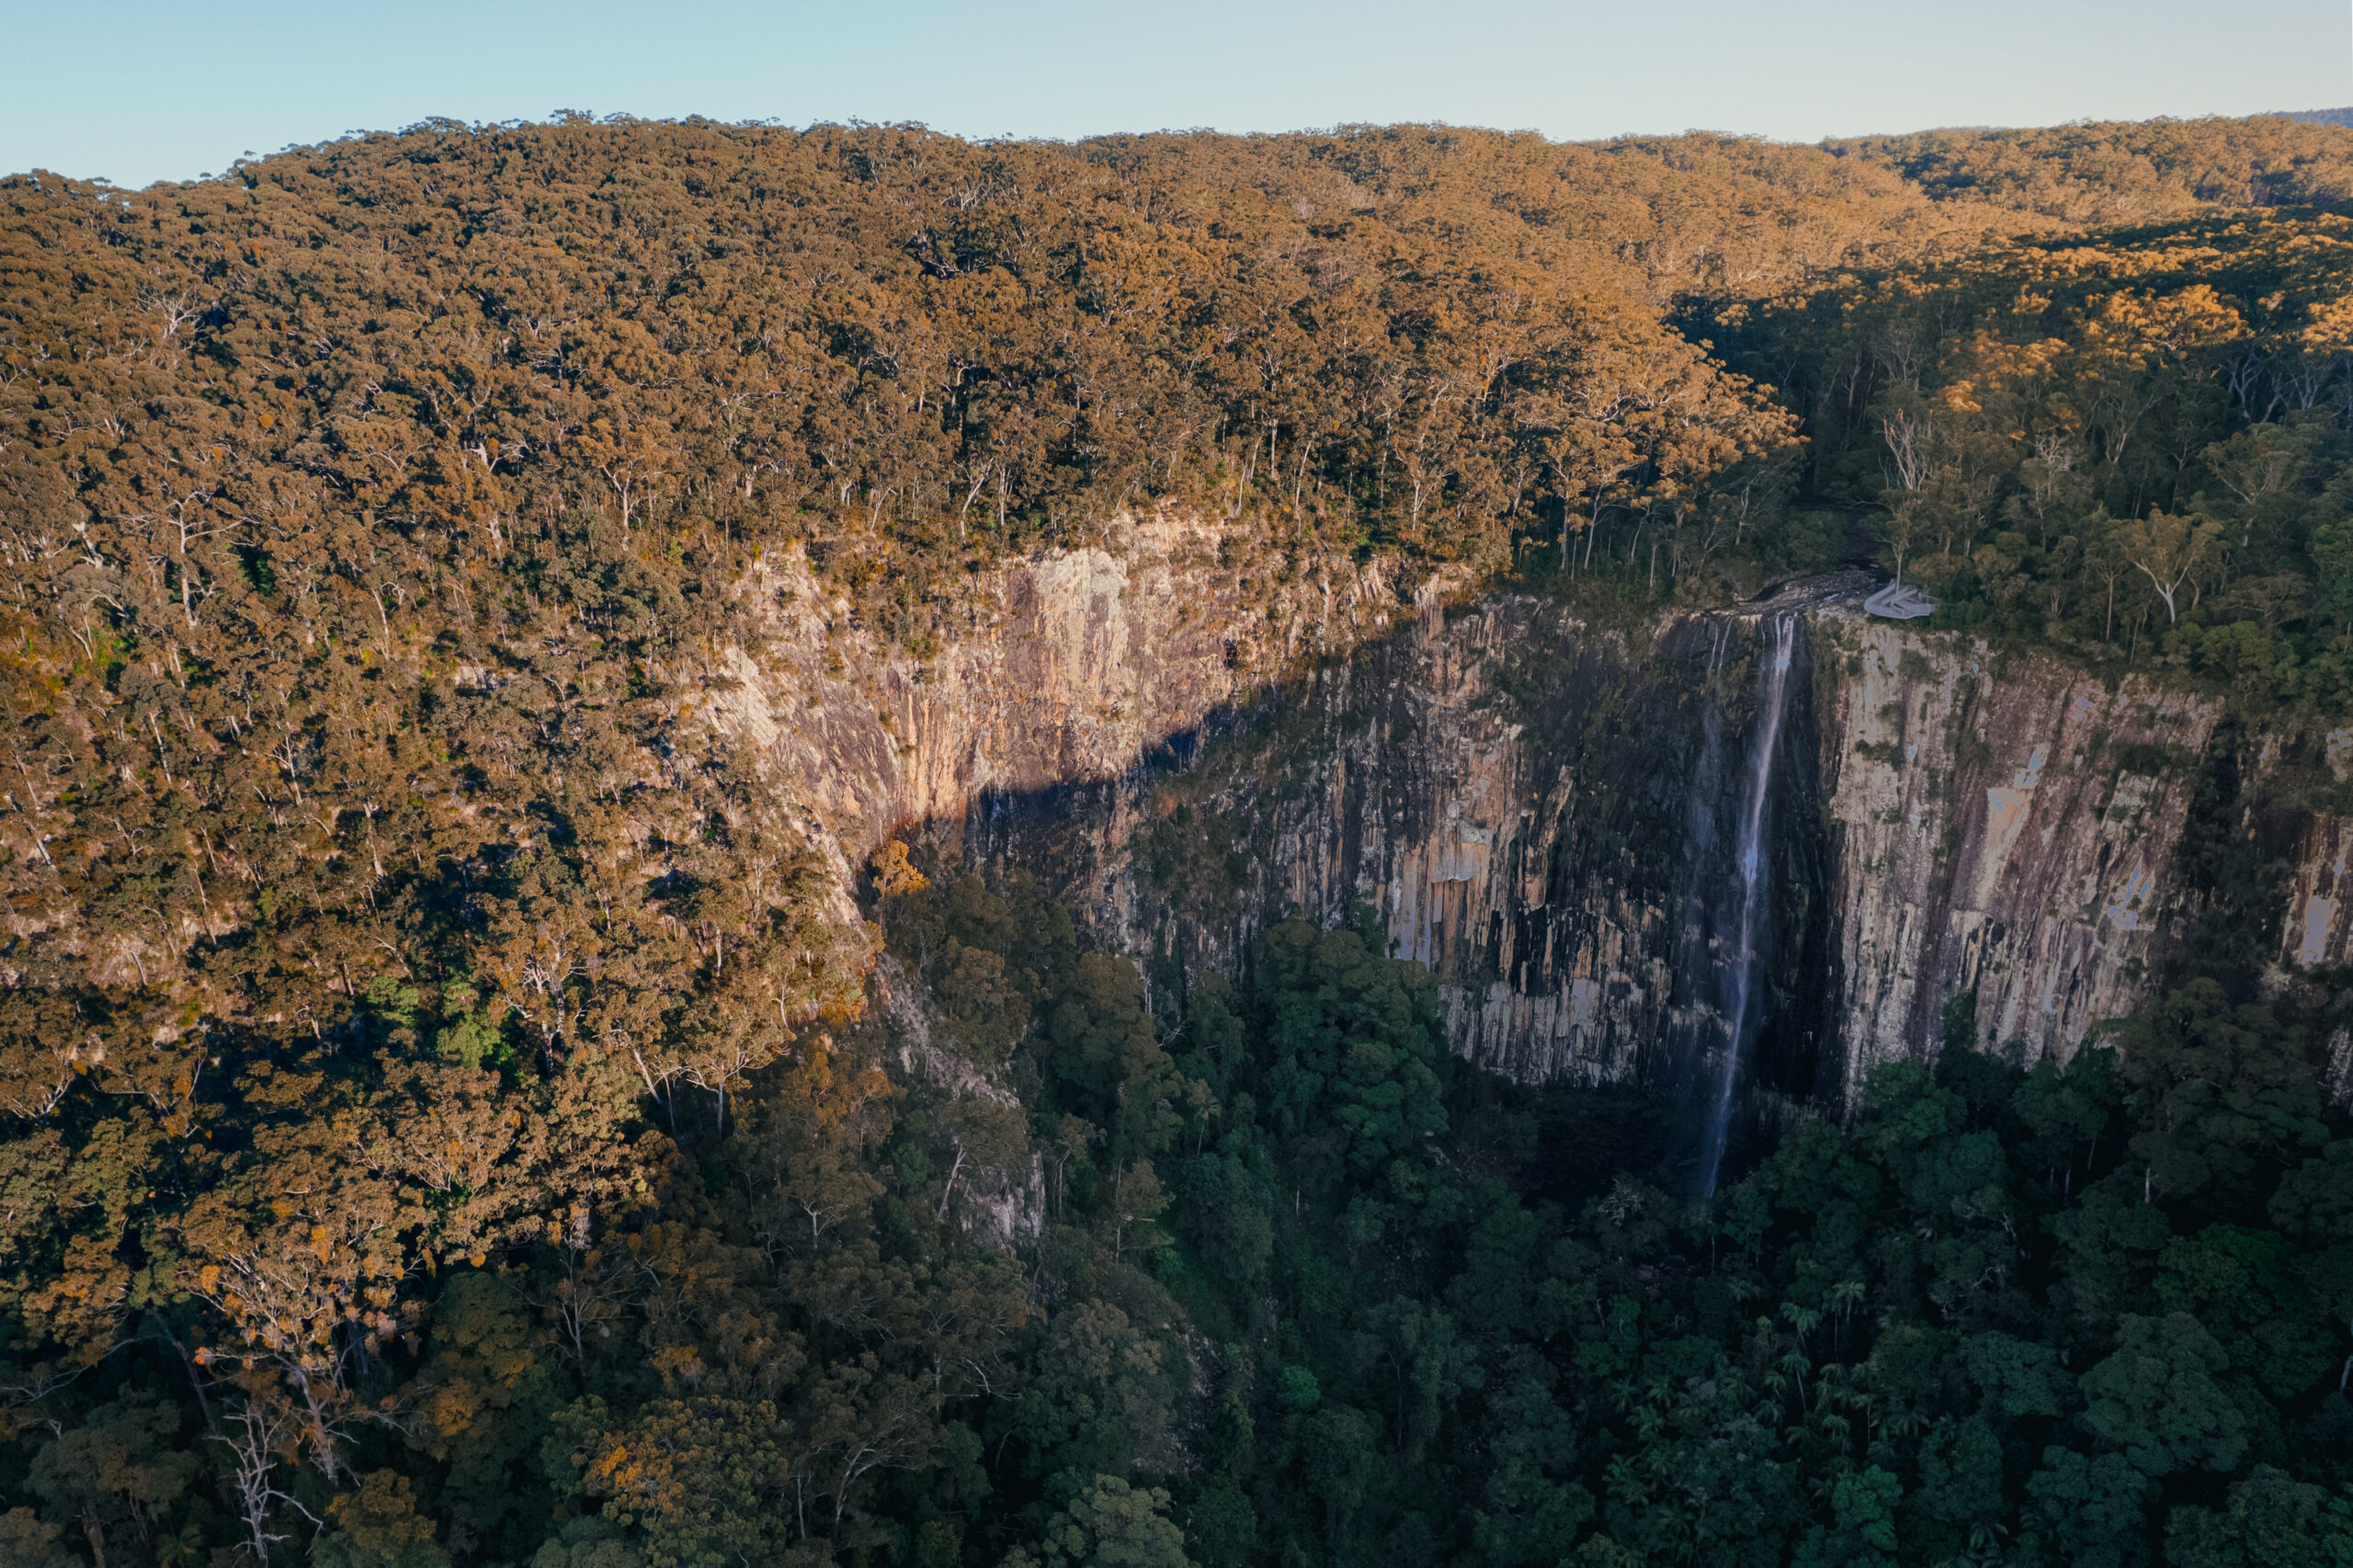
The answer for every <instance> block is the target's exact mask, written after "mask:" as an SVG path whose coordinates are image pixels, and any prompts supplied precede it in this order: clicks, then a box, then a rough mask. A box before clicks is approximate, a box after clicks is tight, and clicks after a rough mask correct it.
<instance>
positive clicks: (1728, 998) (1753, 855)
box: [1699, 615, 1797, 1197]
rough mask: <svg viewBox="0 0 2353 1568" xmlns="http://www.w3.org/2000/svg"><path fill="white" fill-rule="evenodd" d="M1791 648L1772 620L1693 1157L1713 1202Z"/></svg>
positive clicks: (1761, 889)
mask: <svg viewBox="0 0 2353 1568" xmlns="http://www.w3.org/2000/svg"><path fill="white" fill-rule="evenodd" d="M1796 646H1797V618H1796V617H1794V616H1787V615H1784V616H1776V617H1775V618H1774V619H1773V643H1772V649H1771V652H1770V653H1769V654H1768V657H1767V658H1766V661H1765V665H1764V669H1763V670H1762V672H1761V673H1760V675H1759V681H1758V684H1759V687H1760V689H1759V691H1758V693H1757V704H1756V739H1755V741H1754V742H1753V743H1752V745H1751V748H1750V751H1749V756H1748V781H1747V782H1748V789H1747V793H1746V796H1745V799H1744V800H1743V801H1742V807H1741V817H1740V837H1739V841H1738V843H1737V845H1736V846H1735V851H1734V852H1735V854H1736V855H1737V856H1738V862H1737V863H1738V865H1739V868H1740V922H1739V926H1738V931H1739V940H1738V942H1737V943H1736V944H1735V946H1734V947H1733V951H1732V954H1731V956H1730V958H1729V959H1728V960H1726V962H1725V963H1724V965H1723V967H1722V970H1720V971H1719V975H1720V978H1721V982H1722V995H1723V1027H1724V1045H1723V1062H1722V1067H1721V1068H1720V1069H1719V1071H1718V1074H1717V1079H1716V1097H1715V1105H1714V1107H1713V1108H1712V1110H1711V1113H1710V1116H1709V1119H1708V1141H1707V1143H1706V1146H1705V1148H1704V1149H1703V1150H1702V1152H1701V1154H1700V1158H1699V1190H1700V1192H1701V1193H1702V1195H1704V1196H1709V1197H1712V1196H1714V1194H1715V1190H1716V1175H1717V1172H1718V1170H1719V1169H1720V1168H1721V1167H1722V1165H1723V1158H1724V1141H1725V1137H1726V1134H1727V1132H1728V1131H1729V1130H1730V1127H1731V1122H1732V1105H1733V1086H1734V1085H1735V1084H1736V1083H1737V1081H1738V1079H1739V1076H1740V1059H1741V1050H1742V1047H1743V1046H1744V1045H1745V1043H1746V1042H1747V1040H1748V1036H1749V1032H1750V1027H1749V1013H1750V1011H1751V1010H1752V1008H1751V1000H1752V997H1753V995H1754V993H1755V989H1756V926H1757V922H1758V921H1759V920H1760V919H1762V918H1763V917H1764V915H1765V910H1764V907H1763V906H1764V905H1765V903H1766V902H1767V900H1766V896H1765V895H1766V886H1765V882H1766V877H1765V871H1766V865H1765V835H1766V828H1767V824H1768V806H1769V804H1770V803H1771V800H1772V793H1773V760H1774V757H1775V756H1776V754H1777V753H1779V750H1780V740H1781V712H1782V710H1783V708H1784V707H1785V706H1787V703H1788V699H1789V688H1790V655H1791V654H1792V653H1793V652H1794V651H1795V649H1796Z"/></svg>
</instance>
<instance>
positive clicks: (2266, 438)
mask: <svg viewBox="0 0 2353 1568" xmlns="http://www.w3.org/2000/svg"><path fill="white" fill-rule="evenodd" d="M2348 286H2353V222H2348V221H2347V219H2346V218H2345V217H2343V216H2341V215H2338V214H2335V213H2310V212H2306V213H2299V214H2295V215H2279V216H2245V215H2242V216H2237V217H2233V218H2228V219H2202V220H2198V221H2195V222H2187V223H2173V224H2165V225H2160V226H2156V227H2153V228H2147V229H2141V230H2133V231H2123V232H2111V233H2103V234H2100V235H2097V236H2093V237H2089V238H2080V237H2065V238H2053V239H2036V240H2030V241H2023V242H2019V243H2017V244H2009V245H2003V246H1995V247H1989V248H1986V249H1984V250H1980V251H1978V252H1975V253H1973V254H1972V255H1971V256H1968V257H1966V258H1963V259H1960V260H1956V261H1955V262H1953V263H1951V264H1949V265H1939V266H1930V267H1915V268H1907V269H1904V270H1901V271H1897V272H1892V273H1887V274H1881V275H1878V276H1873V277H1869V278H1852V279H1847V280H1846V281H1843V282H1840V283H1838V284H1835V285H1832V286H1829V287H1825V288H1823V289H1819V290H1812V291H1808V292H1806V293H1804V294H1802V295H1798V296H1791V297H1787V298H1783V299H1780V300H1776V301H1769V302H1766V303H1763V304H1759V305H1755V306H1750V305H1745V304H1742V305H1734V306H1732V307H1730V308H1728V309H1723V310H1721V311H1717V312H1712V313H1713V315H1714V318H1715V319H1714V321H1713V323H1712V329H1713V330H1715V331H1717V332H1718V333H1719V334H1720V335H1722V337H1723V338H1724V340H1725V342H1726V344H1727V347H1728V350H1729V351H1730V353H1731V356H1732V358H1733V360H1734V362H1735V363H1742V364H1745V365H1748V366H1749V367H1750V368H1751V369H1762V368H1763V367H1766V366H1768V365H1769V366H1770V367H1771V375H1772V377H1773V379H1774V381H1776V382H1777V383H1778V384H1779V386H1780V387H1781V388H1782V389H1783V392H1782V395H1783V396H1784V397H1785V398H1786V399H1787V400H1788V401H1789V403H1790V406H1792V407H1793V408H1795V409H1797V410H1799V411H1800V412H1802V414H1803V415H1804V416H1805V428H1806V433H1807V437H1808V445H1807V449H1806V454H1805V460H1804V462H1805V466H1804V472H1803V474H1802V489H1803V491H1804V495H1805V501H1806V503H1807V504H1813V505H1821V506H1827V507H1832V508H1836V509H1838V510H1839V511H1840V512H1841V513H1842V515H1844V516H1846V517H1852V518H1854V519H1856V520H1857V521H1858V522H1859V524H1860V526H1861V527H1862V528H1864V529H1865V530H1866V531H1868V532H1869V533H1870V534H1871V535H1873V536H1874V537H1876V538H1877V539H1878V540H1881V543H1882V545H1883V547H1884V551H1883V559H1884V560H1886V561H1887V562H1888V563H1889V564H1891V565H1893V567H1895V568H1896V569H1897V570H1899V571H1900V572H1901V573H1902V574H1903V575H1904V576H1905V577H1906V578H1909V579H1916V580H1917V581H1919V582H1921V583H1923V584H1925V585H1927V586H1928V587H1929V588H1930V590H1931V591H1932V592H1933V593H1935V594H1936V595H1937V596H1938V597H1939V598H1940V600H1941V601H1942V602H1943V606H1944V608H1943V610H1942V613H1941V616H1940V619H1939V620H1938V624H1940V625H1954V626H1970V627H1975V628H1979V629H1981V630H1983V631H1987V632H1994V633H1999V634H2003V635H2006V636H2010V637H2014V638H2019V639H2025V640H2028V641H2033V642H2051V643H2054V644H2056V645H2058V646H2060V647H2063V648H2064V649H2066V650H2068V651H2069V652H2070V653H2075V654H2076V655H2077V656H2079V657H2082V658H2086V659H2088V660H2092V661H2096V662H2110V663H2118V664H2129V665H2133V666H2137V667H2140V668H2143V669H2146V670H2152V671H2162V672H2169V673H2171V674H2172V675H2173V676H2176V677H2177V678H2190V679H2195V678H2203V679H2204V680H2206V681H2208V682H2210V683H2211V684H2212V685H2214V686H2216V687H2222V688H2225V689H2229V690H2231V691H2233V692H2234V693H2235V694H2236V696H2237V697H2238V698H2239V699H2241V700H2242V701H2243V702H2247V703H2252V704H2254V705H2256V706H2257V707H2262V706H2267V705H2268V704H2271V703H2274V702H2282V701H2285V702H2304V703H2308V704H2310V705H2312V706H2313V707H2315V708H2317V709H2320V710H2325V711H2328V712H2336V713H2341V712H2343V711H2344V710H2345V709H2346V706H2347V703H2348V702H2353V664H2348V657H2353V553H2348V548H2349V547H2353V538H2349V537H2348V536H2347V532H2346V523H2345V517H2346V514H2347V504H2348V503H2347V497H2348V495H2353V489H2349V488H2348V486H2353V437H2348V435H2347V415H2348V411H2353V315H2348V313H2347V308H2346V303H2345V301H2346V297H2347V291H2348ZM1702 310H1703V313H1704V312H1705V308H1704V307H1703V308H1702Z"/></svg>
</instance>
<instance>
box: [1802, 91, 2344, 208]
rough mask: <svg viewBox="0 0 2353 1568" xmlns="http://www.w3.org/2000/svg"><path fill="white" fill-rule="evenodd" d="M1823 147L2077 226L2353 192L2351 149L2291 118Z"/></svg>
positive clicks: (1955, 196)
mask: <svg viewBox="0 0 2353 1568" xmlns="http://www.w3.org/2000/svg"><path fill="white" fill-rule="evenodd" d="M2336 112H2338V113H2343V112H2344V111H2342V110H2339V111H2336ZM2329 123H2335V124H2342V123H2343V122H2342V121H2341V120H2340V121H2335V122H2329ZM1824 145H1825V146H1827V147H1829V148H1830V149H1831V150H1832V151H1834V152H1836V153H1839V154H1840V155H1842V156H1845V157H1851V158H1859V159H1861V160H1863V161H1864V162H1866V163H1870V164H1874V165H1880V166H1881V167H1884V168H1890V169H1893V170H1895V171H1896V172H1898V173H1900V174H1901V175H1902V176H1904V179H1905V180H1906V181H1908V182H1911V183H1915V184H1917V185H1918V186H1919V187H1921V189H1922V190H1923V191H1924V192H1925V193H1926V194H1927V195H1928V196H1930V197H1932V198H1934V199H1937V200H1938V201H1955V202H1960V203H1963V204H1970V205H1974V204H1984V205H1986V206H1991V207H1996V208H2004V209H2009V210H2016V211H2019V212H2030V213H2034V214H2038V215H2040V216H2042V217H2046V218H2054V219H2058V220H2061V221H2063V222H2067V223H2070V224H2080V225H2101V224H2113V223H2147V222H2157V221H2160V220H2164V219H2178V218H2183V217H2187V216H2188V215H2190V214H2191V213H2193V212H2195V211H2197V210H2199V209H2200V208H2205V207H2213V206H2224V207H2283V206H2309V205H2313V204H2315V203H2322V202H2340V201H2343V200H2345V199H2347V198H2348V197H2353V150H2348V149H2347V147H2346V145H2345V143H2343V142H2340V141H2338V140H2337V139H2336V138H2335V137H2333V136H2331V135H2330V134H2329V132H2328V130H2327V129H2326V128H2325V124H2324V123H2321V122H2318V121H2302V120H2301V119H2300V118H2291V117H2290V116H2286V115H2264V116H2257V117H2256V118H2253V119H2194V120H2177V119H2149V120H2131V121H2124V122H2117V121H2105V122H2097V121H2095V122H2089V123H2083V124H2076V125H2058V126H2051V127H2048V128H2046V129H2041V130H2032V131H1919V132H1916V133H1915V134H1913V135H1909V136H1861V137H1856V138H1853V139H1851V140H1848V141H1843V142H1826V143H1824Z"/></svg>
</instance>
